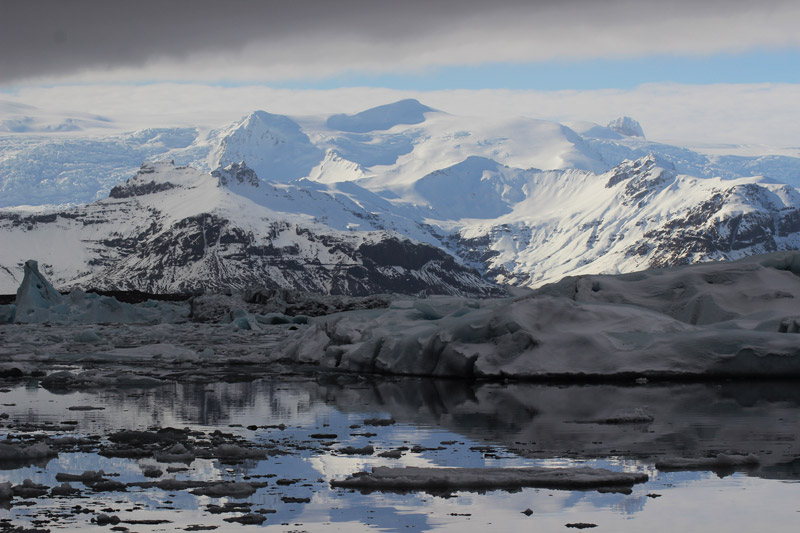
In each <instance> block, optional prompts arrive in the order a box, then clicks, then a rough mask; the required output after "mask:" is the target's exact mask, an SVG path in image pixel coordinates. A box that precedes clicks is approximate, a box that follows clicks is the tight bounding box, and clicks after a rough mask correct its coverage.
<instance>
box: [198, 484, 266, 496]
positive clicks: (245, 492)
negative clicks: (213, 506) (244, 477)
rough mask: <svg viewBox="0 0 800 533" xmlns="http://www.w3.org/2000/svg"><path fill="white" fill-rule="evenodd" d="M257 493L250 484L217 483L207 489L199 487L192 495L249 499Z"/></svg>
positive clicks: (206, 487)
mask: <svg viewBox="0 0 800 533" xmlns="http://www.w3.org/2000/svg"><path fill="white" fill-rule="evenodd" d="M255 492H256V487H254V486H253V485H251V484H250V483H243V482H230V483H217V484H214V485H208V486H205V487H199V488H197V489H194V490H193V491H192V494H197V495H200V496H211V497H213V498H223V497H231V498H247V497H248V496H250V495H252V494H254V493H255Z"/></svg>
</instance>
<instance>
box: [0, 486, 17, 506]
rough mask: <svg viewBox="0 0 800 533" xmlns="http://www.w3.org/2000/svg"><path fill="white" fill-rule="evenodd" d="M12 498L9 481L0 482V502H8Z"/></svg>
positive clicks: (12, 493)
mask: <svg viewBox="0 0 800 533" xmlns="http://www.w3.org/2000/svg"><path fill="white" fill-rule="evenodd" d="M13 498H14V492H13V490H12V487H11V482H9V481H6V482H5V483H0V502H8V501H11V499H13Z"/></svg>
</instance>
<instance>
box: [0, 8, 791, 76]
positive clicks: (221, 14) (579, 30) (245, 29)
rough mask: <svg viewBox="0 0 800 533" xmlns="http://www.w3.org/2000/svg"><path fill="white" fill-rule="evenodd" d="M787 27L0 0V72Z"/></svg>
mask: <svg viewBox="0 0 800 533" xmlns="http://www.w3.org/2000/svg"><path fill="white" fill-rule="evenodd" d="M798 27H800V2H797V1H796V0H788V1H787V0H759V1H758V2H754V1H752V0H669V1H665V0H533V1H530V0H527V1H526V0H494V1H491V2H487V1H485V0H404V1H402V2H401V1H396V0H392V1H381V0H344V1H331V0H312V1H307V0H295V1H291V0H282V1H280V2H278V1H271V0H267V1H252V0H226V1H224V2H223V1H219V0H158V1H153V0H137V1H136V2H128V1H109V0H72V1H64V0H0V83H2V84H6V85H8V84H26V83H31V82H35V81H36V80H46V81H48V82H51V83H52V82H58V81H60V80H68V81H70V82H76V81H77V82H80V81H86V80H92V81H102V80H106V81H108V80H115V81H119V80H125V81H144V80H146V81H153V80H192V81H200V82H209V81H221V80H224V81H227V82H233V83H236V82H249V81H271V82H279V81H285V80H303V79H311V80H319V79H324V78H327V77H332V76H340V77H341V76H352V75H354V74H355V75H359V74H364V73H367V74H368V73H393V74H397V73H401V74H402V73H407V72H414V71H416V72H419V71H420V69H423V70H424V69H431V68H435V67H458V66H475V65H482V64H486V63H503V62H512V63H515V64H524V63H534V64H535V63H547V62H552V61H558V62H563V61H568V62H569V61H572V62H575V61H587V60H594V59H601V60H606V61H607V60H619V59H635V58H644V57H648V56H653V55H654V54H657V55H665V56H672V57H675V56H677V57H686V58H695V59H696V58H698V57H707V56H709V55H715V54H739V53H742V52H748V51H752V50H759V51H760V53H761V52H763V51H767V52H770V51H778V50H784V51H785V50H787V49H789V50H794V51H796V50H797V48H798V47H800V31H798ZM476 76H479V73H477V74H476ZM760 81H770V80H760ZM608 83H612V82H608Z"/></svg>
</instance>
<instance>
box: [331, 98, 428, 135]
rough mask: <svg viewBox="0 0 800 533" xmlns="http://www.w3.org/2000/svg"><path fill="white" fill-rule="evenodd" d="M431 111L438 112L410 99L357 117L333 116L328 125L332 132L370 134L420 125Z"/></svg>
mask: <svg viewBox="0 0 800 533" xmlns="http://www.w3.org/2000/svg"><path fill="white" fill-rule="evenodd" d="M431 111H436V110H435V109H433V108H431V107H428V106H426V105H423V104H421V103H420V102H419V101H418V100H415V99H413V98H409V99H406V100H400V101H397V102H394V103H391V104H386V105H381V106H378V107H373V108H371V109H367V110H365V111H361V112H360V113H356V114H355V115H345V114H338V115H331V116H330V117H329V118H328V121H327V123H326V124H327V126H328V127H329V128H330V129H332V130H339V131H346V132H349V133H368V132H370V131H379V130H388V129H391V128H393V127H395V126H397V125H399V124H409V125H410V124H420V123H422V122H424V121H425V113H429V112H431Z"/></svg>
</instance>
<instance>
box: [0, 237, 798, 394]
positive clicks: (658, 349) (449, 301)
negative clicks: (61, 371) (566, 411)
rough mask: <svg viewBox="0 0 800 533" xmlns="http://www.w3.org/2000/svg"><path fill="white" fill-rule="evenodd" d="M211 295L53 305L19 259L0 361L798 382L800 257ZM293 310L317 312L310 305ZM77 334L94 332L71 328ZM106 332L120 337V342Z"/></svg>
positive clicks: (67, 300) (80, 297)
mask: <svg viewBox="0 0 800 533" xmlns="http://www.w3.org/2000/svg"><path fill="white" fill-rule="evenodd" d="M212 296H214V295H208V296H206V297H204V298H205V300H208V301H205V303H203V302H204V300H203V299H195V300H193V302H192V303H191V304H189V303H178V304H176V303H167V302H155V301H148V302H146V303H144V304H137V305H131V304H126V303H122V302H119V301H117V300H116V299H114V298H110V297H105V296H98V295H94V294H85V293H83V292H82V291H74V292H73V293H70V294H69V295H61V294H59V293H58V292H57V291H56V290H55V289H54V288H53V287H52V285H50V284H49V283H48V282H47V280H46V279H45V278H44V277H43V276H42V275H41V274H40V273H39V272H38V270H37V269H36V264H35V262H34V261H31V262H28V264H26V269H25V280H24V281H23V283H22V285H21V287H20V289H19V291H18V294H17V300H16V303H15V304H12V305H10V306H0V315H2V316H0V323H13V324H15V325H16V326H15V327H14V329H13V330H11V329H10V330H8V331H4V332H3V334H4V336H5V340H6V342H5V344H6V346H5V347H4V348H3V349H2V350H0V352H2V353H3V354H5V355H7V356H13V358H14V360H15V361H17V362H20V361H22V359H20V357H22V356H23V355H24V354H23V352H25V353H31V354H33V353H35V354H36V355H37V358H39V359H41V356H45V357H47V356H48V355H52V356H58V354H59V353H60V354H74V353H82V354H86V355H88V354H89V353H91V354H92V357H93V358H94V359H95V360H105V359H108V360H118V359H119V358H123V359H125V360H130V359H148V360H151V359H152V358H153V357H157V358H159V359H164V360H175V359H180V360H185V361H193V360H194V361H197V360H198V359H203V360H204V362H205V363H210V362H213V361H217V362H225V361H222V360H220V358H219V356H220V354H221V352H222V350H221V348H222V345H226V346H227V345H230V346H229V348H231V350H233V352H236V350H238V352H237V353H233V352H231V350H225V352H226V354H227V355H226V357H227V358H235V359H239V360H246V361H248V362H250V363H257V364H263V365H265V367H273V366H274V365H277V364H278V363H280V364H304V365H310V366H311V367H317V368H321V369H325V370H336V371H344V372H357V373H382V374H397V375H417V376H438V377H455V378H489V379H503V378H519V379H551V378H567V379H596V378H599V379H610V378H628V377H636V378H639V377H648V378H653V377H662V378H663V377H670V378H707V377H712V378H713V377H790V376H791V377H797V376H800V336H798V335H797V333H798V332H800V307H798V298H800V252H778V253H773V254H766V255H761V256H753V257H750V258H747V259H743V260H740V261H734V262H720V263H704V264H698V265H691V266H685V267H676V268H671V269H663V270H649V271H644V272H638V273H632V274H623V275H595V276H581V277H571V278H565V279H564V280H562V281H560V282H558V283H555V284H552V285H547V286H544V287H542V288H540V289H538V290H536V291H534V292H531V293H528V294H525V295H523V296H519V297H516V298H504V299H486V300H477V299H467V298H455V297H432V298H418V299H410V298H407V297H396V298H394V299H393V300H391V303H388V302H389V301H390V299H389V298H386V300H385V301H384V300H381V301H375V302H372V301H369V302H361V303H358V304H357V305H358V306H361V308H360V309H357V310H352V311H346V312H339V313H335V312H334V313H333V314H328V315H325V316H318V317H316V318H311V317H308V316H305V315H298V314H295V316H288V315H285V314H283V313H281V312H272V308H271V307H269V306H268V305H267V306H266V307H265V306H264V305H261V311H260V312H258V311H254V310H253V309H248V308H247V307H246V305H245V304H244V302H243V301H242V302H239V303H237V302H236V301H234V300H235V299H230V298H229V299H225V298H222V299H220V298H216V297H212ZM320 298H323V297H320ZM312 303H313V302H312ZM345 303H347V302H345ZM387 303H388V308H374V307H376V306H380V305H385V304H387ZM240 304H241V305H245V306H244V307H236V306H237V305H240ZM340 304H341V302H340ZM265 305H266V304H265ZM337 305H338V304H337ZM350 306H351V303H347V306H343V305H340V307H339V308H340V309H341V308H352V307H350ZM302 307H303V308H304V309H306V308H307V309H312V308H314V309H316V307H315V306H313V305H310V304H309V302H305V303H304V304H303V306H302ZM317 307H318V306H317ZM364 307H367V308H364ZM281 309H283V308H281ZM326 309H327V311H326V312H328V313H330V312H331V311H335V310H336V308H327V307H326ZM286 312H287V313H288V312H289V311H286ZM192 313H193V314H192ZM264 313H266V314H264ZM205 315H208V316H205ZM203 317H205V318H203ZM193 321H194V323H193ZM198 321H199V322H202V323H197V322H198ZM42 323H44V324H46V325H47V326H48V327H49V330H48V331H47V335H45V334H44V333H43V332H40V333H41V335H39V336H38V337H37V338H38V339H39V340H38V341H36V342H35V343H33V344H35V345H36V346H35V347H31V346H32V345H31V343H32V341H30V342H28V341H25V340H24V339H20V338H19V337H20V335H23V334H24V335H23V336H27V335H28V334H29V333H30V334H31V335H34V336H35V332H29V331H28V330H27V329H25V328H36V327H41V326H36V324H42ZM91 324H103V326H102V327H98V328H94V329H92V328H88V329H87V328H79V329H82V331H78V330H75V329H74V327H75V326H79V325H84V326H86V325H91ZM110 324H118V325H116V326H112V325H110ZM127 324H129V325H130V326H126V325H127ZM58 328H61V329H63V330H64V331H61V329H59V331H61V333H62V335H61V337H59V338H60V339H61V340H60V341H59V342H56V343H53V342H51V343H50V345H46V344H47V342H45V341H46V340H47V339H50V338H54V337H53V334H54V333H57V332H56V331H55V330H56V329H58ZM64 328H66V329H64ZM102 328H106V329H103V330H102V331H101V329H102ZM109 328H110V329H109ZM114 328H116V329H114ZM120 328H123V329H125V328H127V329H125V331H124V333H125V335H124V336H125V338H126V339H127V340H126V341H125V342H124V343H122V344H120V342H119V338H120V337H119V334H121V333H120V331H121V330H120ZM23 329H25V331H22V330H23ZM17 330H19V331H17ZM106 330H108V331H106ZM111 330H114V331H115V332H116V333H111ZM118 330H119V331H118ZM43 331H44V330H43ZM170 331H172V332H173V334H170ZM156 333H157V335H156V337H158V338H157V339H155V338H153V339H151V337H153V336H154V335H155V334H156ZM48 335H49V336H48ZM109 335H110V337H109ZM12 338H14V339H17V340H16V341H14V342H13V343H12V342H9V341H11V340H12ZM112 338H114V339H117V340H113V339H112ZM148 339H149V340H148ZM237 339H238V340H237ZM279 339H280V342H279ZM234 340H235V341H236V342H231V341H234ZM39 341H41V342H39ZM154 342H155V343H159V344H158V345H154V344H153V343H154ZM12 344H13V346H12ZM29 345H31V346H29ZM73 345H74V346H73ZM145 345H147V346H145ZM212 346H213V348H211V347H212ZM26 347H27V348H26ZM28 348H30V349H28ZM218 348H219V350H218ZM26 350H27V351H26ZM218 352H219V353H218ZM239 352H240V353H239ZM69 357H70V358H74V356H73V355H70V356H69ZM98 357H99V358H100V359H97V358H98ZM274 367H275V368H277V366H274Z"/></svg>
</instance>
